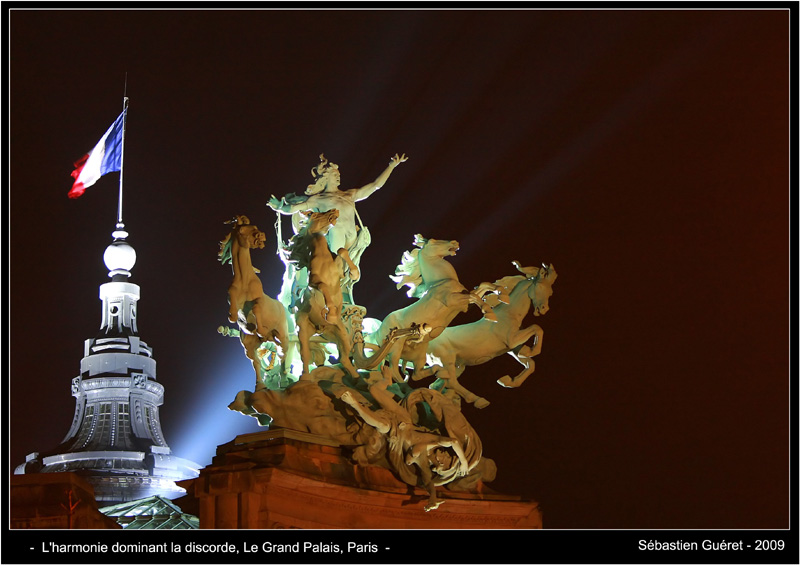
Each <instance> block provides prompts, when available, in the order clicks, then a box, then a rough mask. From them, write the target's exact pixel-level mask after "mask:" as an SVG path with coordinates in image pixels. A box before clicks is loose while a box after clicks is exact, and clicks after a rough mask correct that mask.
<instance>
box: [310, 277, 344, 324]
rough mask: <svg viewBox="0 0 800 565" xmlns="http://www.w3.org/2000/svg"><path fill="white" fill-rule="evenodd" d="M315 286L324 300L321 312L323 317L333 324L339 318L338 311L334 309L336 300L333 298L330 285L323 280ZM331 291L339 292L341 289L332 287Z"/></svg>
mask: <svg viewBox="0 0 800 565" xmlns="http://www.w3.org/2000/svg"><path fill="white" fill-rule="evenodd" d="M316 288H317V290H319V291H320V292H321V293H322V298H323V300H324V301H325V309H324V310H323V312H322V317H323V319H324V320H325V321H326V322H328V323H329V324H335V323H336V322H337V321H338V320H339V311H338V309H336V310H334V307H333V305H334V304H336V302H335V301H334V299H333V294H332V292H331V290H332V289H331V287H330V286H328V285H327V284H326V283H324V282H320V283H319V284H317V286H316ZM333 292H341V289H339V288H336V289H333Z"/></svg>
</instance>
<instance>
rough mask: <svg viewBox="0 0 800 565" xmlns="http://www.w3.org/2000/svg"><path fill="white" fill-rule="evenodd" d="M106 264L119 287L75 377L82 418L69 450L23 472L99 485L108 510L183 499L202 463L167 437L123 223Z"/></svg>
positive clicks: (110, 288)
mask: <svg viewBox="0 0 800 565" xmlns="http://www.w3.org/2000/svg"><path fill="white" fill-rule="evenodd" d="M112 235H113V237H114V241H113V242H112V243H111V245H109V246H108V247H107V248H106V251H105V254H104V256H103V260H104V262H105V264H106V267H108V269H109V273H108V276H109V277H110V278H111V282H107V283H105V284H102V285H100V300H101V301H102V304H103V306H102V309H103V310H102V321H101V323H100V331H99V333H98V334H97V336H96V337H95V338H92V339H87V340H86V341H85V343H84V351H83V359H81V365H80V375H79V376H77V377H75V378H74V379H72V395H73V396H74V397H75V416H74V417H73V420H72V426H71V427H70V429H69V432H68V433H67V435H66V437H65V438H64V440H63V441H62V443H61V445H59V446H58V447H56V448H55V449H52V450H49V451H47V452H34V453H31V454H29V455H28V456H27V458H26V462H25V463H24V464H22V465H20V466H19V467H17V469H16V471H15V473H16V474H30V473H57V472H64V471H72V472H75V473H77V474H79V475H81V476H83V477H84V478H86V479H87V480H88V481H89V482H90V483H91V484H92V486H93V487H94V490H95V498H96V499H97V500H98V502H100V503H101V505H110V504H116V503H120V502H127V501H130V500H136V499H139V498H144V497H148V496H152V495H161V496H165V497H168V498H175V497H177V496H181V495H183V494H184V492H185V491H184V489H182V488H181V487H179V486H178V485H176V484H175V481H180V480H184V479H190V478H194V477H197V476H198V469H199V467H200V465H198V464H197V463H194V462H192V461H188V460H186V459H182V458H179V457H176V456H175V455H173V454H172V450H171V449H170V448H169V446H168V445H167V442H166V440H165V439H164V433H163V432H162V431H161V423H160V420H159V406H161V404H162V403H163V401H164V387H163V385H161V384H160V383H158V382H157V381H156V361H155V359H153V350H152V349H151V348H150V347H149V346H148V345H147V344H146V343H145V342H144V341H142V340H141V339H140V338H139V329H138V327H137V322H136V312H137V303H138V301H139V286H138V285H136V284H133V283H131V282H129V280H128V279H129V278H130V276H131V269H132V268H133V265H134V264H135V263H136V251H135V250H134V249H133V247H131V246H130V245H129V244H128V243H127V241H126V238H127V237H128V233H127V232H126V231H124V225H123V224H121V223H119V224H117V229H116V231H114V232H113V234H112Z"/></svg>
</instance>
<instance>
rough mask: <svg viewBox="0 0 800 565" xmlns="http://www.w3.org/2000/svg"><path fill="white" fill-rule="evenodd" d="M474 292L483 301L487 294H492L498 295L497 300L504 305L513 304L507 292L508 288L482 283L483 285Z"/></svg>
mask: <svg viewBox="0 0 800 565" xmlns="http://www.w3.org/2000/svg"><path fill="white" fill-rule="evenodd" d="M473 292H474V294H476V295H477V296H478V298H480V299H481V300H483V297H484V295H485V294H487V293H489V292H492V293H494V294H496V295H497V299H498V300H500V302H502V303H503V304H508V303H509V302H511V297H510V296H509V294H508V292H506V288H505V287H504V286H499V285H496V284H494V283H490V282H482V283H481V284H479V285H478V286H476V287H475V290H474V291H473Z"/></svg>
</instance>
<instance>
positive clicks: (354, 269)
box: [336, 247, 361, 281]
mask: <svg viewBox="0 0 800 565" xmlns="http://www.w3.org/2000/svg"><path fill="white" fill-rule="evenodd" d="M336 254H337V255H338V256H339V257H341V259H342V260H343V261H344V262H345V263H347V267H348V268H349V270H350V272H349V278H350V280H351V281H357V280H358V279H360V278H361V271H359V269H358V266H357V265H356V264H355V263H354V262H353V260H352V259H351V258H350V253H349V252H348V251H347V249H345V248H344V247H341V248H339V251H337V252H336ZM342 272H344V268H342Z"/></svg>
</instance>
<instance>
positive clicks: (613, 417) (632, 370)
mask: <svg viewBox="0 0 800 565" xmlns="http://www.w3.org/2000/svg"><path fill="white" fill-rule="evenodd" d="M789 23H790V13H789V12H788V11H786V10H762V11H753V10H749V11H730V10H716V11H703V10H674V11H659V10H646V11H644V10H639V11H635V10H634V11H629V10H594V11H584V10H571V11H565V10H536V9H532V10H502V11H499V10H498V11H473V10H460V11H440V10H428V11H422V10H397V11H395V10H382V11H377V10H363V11H361V10H359V11H340V10H329V11H318V10H262V11H197V10H191V11H166V10H165V11H155V10H134V11H75V10H70V11H66V10H64V11H12V12H11V13H10V32H9V35H8V39H9V42H10V68H9V76H8V78H9V83H8V84H9V94H10V111H9V114H8V115H9V120H10V136H9V139H10V153H9V155H10V178H9V180H10V192H9V194H10V197H9V200H10V207H9V217H8V226H9V228H10V229H9V233H8V234H7V236H8V240H7V241H8V250H9V257H10V263H9V267H10V282H11V284H10V295H9V305H10V317H9V326H8V327H7V333H6V335H7V336H9V339H8V342H9V349H10V356H9V358H10V363H9V369H10V373H9V378H8V379H7V383H8V386H9V390H10V394H9V395H7V398H8V405H9V410H8V412H7V414H8V415H9V417H8V427H7V429H8V437H9V440H10V443H9V445H10V452H9V461H8V469H9V471H11V470H13V468H14V467H15V466H17V465H18V464H20V463H22V462H23V461H24V458H25V455H26V454H27V453H30V452H31V451H44V450H47V449H49V448H52V447H54V446H55V445H57V444H58V443H59V442H60V441H61V440H62V439H63V438H64V436H65V434H66V433H67V432H68V430H69V427H70V423H71V421H72V415H73V411H74V406H75V401H74V398H73V397H72V396H71V394H70V380H71V379H72V378H73V377H75V376H77V375H78V372H79V363H80V359H81V357H82V355H83V342H84V340H85V339H87V338H90V337H94V336H95V334H96V332H97V330H98V328H99V325H100V306H101V303H100V300H99V298H98V287H99V285H100V284H102V283H104V282H107V281H108V280H109V279H108V277H107V269H106V268H105V266H104V265H103V261H102V256H103V251H104V249H105V247H106V246H107V245H108V244H109V243H110V242H111V241H112V237H111V232H112V231H113V229H114V224H115V222H116V212H117V195H118V182H119V180H118V179H119V175H118V174H117V173H112V174H109V175H107V176H106V177H103V178H102V179H101V180H100V181H99V182H98V183H97V184H96V185H94V186H92V187H90V188H88V189H87V191H86V194H85V195H84V196H83V197H81V198H80V199H78V200H70V199H68V198H67V192H68V191H69V189H70V187H71V184H72V178H71V177H70V173H71V171H72V168H73V167H72V164H73V161H74V160H75V159H77V158H78V157H80V156H81V155H82V154H83V153H85V152H86V151H88V150H90V149H91V148H92V147H94V145H95V144H96V143H97V141H98V140H99V139H100V136H101V135H102V134H103V132H105V130H106V129H107V128H108V127H109V126H110V125H111V123H112V122H113V121H114V119H115V118H116V117H117V115H119V113H120V111H121V110H122V99H123V94H124V89H125V74H126V73H127V95H128V96H129V97H130V109H129V114H128V129H127V138H126V147H125V171H124V175H125V176H124V187H125V193H124V202H123V218H124V222H125V225H126V227H127V230H128V232H129V233H130V236H129V238H128V241H129V242H130V244H131V245H132V246H133V247H134V248H135V249H136V252H137V255H138V259H137V262H136V266H135V267H134V268H133V271H132V272H133V276H132V279H131V281H132V282H135V283H136V284H138V285H140V286H141V300H140V302H139V310H138V315H139V317H138V322H139V333H140V336H141V338H142V339H143V340H144V341H146V342H147V344H148V345H150V346H151V347H152V348H153V350H154V357H155V359H156V360H157V363H158V370H157V377H158V381H159V382H161V383H162V384H163V385H164V387H165V388H166V397H165V403H164V405H163V406H162V408H161V420H162V427H163V430H164V433H165V437H166V440H167V442H168V443H169V445H170V447H171V448H172V449H173V451H174V452H175V454H176V455H178V456H181V457H186V458H188V459H193V460H195V461H197V462H200V463H202V464H207V463H209V462H210V460H211V457H212V456H213V454H214V451H215V449H216V446H217V445H219V444H222V443H225V442H227V441H230V440H231V439H233V438H234V437H235V436H236V435H237V434H242V433H249V432H254V431H258V430H259V429H261V428H259V427H258V426H257V424H256V422H255V420H253V419H250V418H247V417H245V416H242V415H240V414H238V413H234V412H230V411H228V410H227V404H228V403H229V402H230V401H232V400H233V398H234V396H235V394H236V393H237V392H238V391H240V390H242V389H250V390H252V382H253V374H252V367H251V365H250V364H249V362H248V361H247V359H246V358H245V357H244V354H243V352H242V349H241V346H240V345H239V342H238V340H234V339H230V338H224V337H222V336H220V335H219V334H218V333H217V331H216V330H217V327H218V326H219V325H221V324H225V323H226V315H227V308H228V306H227V301H226V289H227V286H228V284H229V282H230V278H231V270H230V267H229V266H221V265H220V264H219V263H218V262H217V259H216V253H217V249H218V242H219V240H220V239H221V238H222V237H223V236H224V235H225V234H226V233H227V230H228V227H226V226H225V225H224V222H225V221H226V220H229V219H230V218H232V217H233V216H234V215H236V214H245V215H247V216H249V217H250V219H251V221H252V222H253V223H255V224H257V225H258V226H259V227H260V228H261V229H263V230H264V231H266V232H267V234H268V238H267V247H266V248H265V249H264V250H261V251H258V252H254V254H253V258H254V262H255V264H256V266H258V267H259V268H260V269H261V278H262V281H263V283H264V286H265V290H266V292H267V293H268V294H271V295H273V296H274V295H275V294H277V292H278V290H279V288H280V280H281V274H282V264H281V263H280V261H279V259H278V257H277V255H276V254H275V244H276V240H275V235H274V231H273V229H272V226H273V223H274V222H275V214H274V213H273V212H272V211H271V210H270V209H269V208H268V207H267V206H266V202H267V200H268V199H269V196H270V195H271V194H275V195H276V196H279V197H280V196H281V195H284V194H286V193H289V192H302V191H303V190H304V189H305V187H306V185H308V184H309V183H310V182H311V176H310V172H309V171H310V169H311V167H312V166H314V165H315V164H316V163H317V162H318V160H317V157H318V155H319V154H320V153H322V152H324V153H325V154H326V155H327V156H328V157H329V158H330V159H331V160H332V161H334V162H336V163H338V164H339V165H340V170H341V173H342V188H354V187H359V186H362V185H364V184H367V183H368V182H371V181H372V180H374V179H375V177H377V176H378V174H379V173H380V172H381V171H382V170H383V169H384V168H385V167H386V166H387V164H388V163H389V159H390V157H391V156H392V155H394V154H395V153H397V152H400V153H403V152H405V153H406V154H407V155H408V156H409V160H408V161H407V162H406V163H404V164H402V165H400V166H399V167H398V168H397V169H395V171H394V173H393V174H392V176H391V178H390V179H389V181H388V183H387V184H386V186H384V187H383V188H382V189H381V190H380V191H378V192H377V193H375V194H374V195H373V196H372V197H370V198H369V199H368V200H366V201H364V202H361V203H360V204H359V205H358V211H359V213H360V215H361V217H362V218H363V221H364V223H365V224H366V225H367V226H368V227H369V229H370V231H371V232H372V237H373V243H372V245H371V246H370V247H369V248H368V249H367V251H366V252H365V253H364V256H363V258H362V261H361V268H362V271H363V277H362V280H361V281H360V282H359V283H358V284H357V285H356V287H355V297H356V301H357V302H359V303H361V304H362V305H364V306H365V307H366V308H367V310H368V315H369V316H371V317H375V318H383V317H384V316H385V315H386V314H388V313H389V312H391V311H393V310H395V309H398V308H401V307H403V306H405V305H407V304H409V303H410V301H411V299H409V298H408V297H407V296H406V295H405V293H404V292H403V291H401V290H396V289H395V287H394V284H393V283H392V281H391V280H390V279H389V275H390V274H392V273H393V272H394V268H395V266H396V265H397V264H398V263H399V261H400V258H401V256H402V253H403V251H405V250H408V249H411V248H412V242H413V237H414V234H416V233H421V234H422V235H424V236H426V237H435V238H440V239H457V240H458V241H459V242H460V243H461V249H460V251H459V253H458V255H457V256H456V257H454V258H453V259H452V263H453V265H454V266H455V267H456V269H457V271H458V274H459V277H460V280H461V282H462V283H463V284H464V285H465V286H467V287H473V286H475V285H477V284H478V283H480V282H482V281H493V280H495V279H498V278H500V277H503V276H506V275H511V274H515V273H516V271H515V270H514V268H513V266H512V265H511V262H512V261H514V260H518V261H520V262H521V263H523V264H525V265H538V264H540V263H542V262H548V263H550V262H552V263H553V265H554V266H555V268H556V270H557V271H558V280H557V281H556V283H555V285H554V295H553V297H552V298H551V300H550V307H551V309H550V312H549V313H547V315H546V316H544V317H541V318H537V319H535V321H536V323H538V324H539V325H540V326H542V328H543V329H544V342H543V344H544V345H543V350H542V353H541V355H540V356H538V357H537V358H536V372H535V373H534V375H533V376H532V377H531V378H530V379H528V381H527V382H526V383H525V384H524V385H523V386H522V387H521V388H519V389H516V390H513V389H504V388H502V387H500V386H498V385H497V384H496V383H495V381H496V379H497V378H499V377H501V376H503V375H504V374H507V373H509V372H512V374H516V372H518V370H519V369H521V366H519V365H517V364H516V362H515V361H514V360H513V359H511V358H510V357H509V356H504V357H503V358H499V359H496V360H494V361H491V362H489V363H487V364H484V365H482V366H480V367H476V368H472V369H468V370H467V372H466V373H465V374H464V376H463V377H462V379H461V380H462V383H464V384H465V385H466V386H467V387H468V388H471V389H472V390H474V391H475V392H477V393H478V394H480V395H482V396H485V397H486V398H487V399H488V400H490V401H491V405H490V406H489V407H487V408H486V409H484V410H477V409H474V408H473V407H471V406H469V407H465V408H464V412H465V414H466V415H467V417H468V419H469V420H470V422H471V423H472V425H473V426H474V427H475V428H476V430H477V432H478V433H479V435H480V436H481V438H482V440H483V444H484V454H485V455H486V456H487V457H490V458H492V459H494V460H495V462H496V463H497V466H498V477H497V480H496V481H495V482H494V483H492V484H491V485H490V486H491V487H492V488H494V489H495V490H498V491H500V492H504V493H509V494H519V495H523V496H526V497H529V498H533V499H535V500H538V501H539V502H540V504H541V507H542V509H543V512H544V520H545V525H546V527H548V528H561V529H577V528H581V529H583V528H589V529H594V528H621V529H628V528H634V529H649V528H668V529H675V528H703V529H706V528H714V529H717V528H721V529H729V528H784V527H788V526H789V480H790V473H789V453H790V449H789V425H790V385H789V383H790V374H789V367H790V342H789V323H790V311H789V297H790V282H789V273H790V271H789V267H790V258H789V242H790V227H789V225H790V224H789V216H790V200H789V194H790V186H789V180H790V178H789V165H790V159H789V155H790V153H789V149H790V147H789V137H790V136H789V131H790V130H789V119H790V118H789V116H790V112H789V110H790V96H789V70H790V58H789V47H790V45H789V42H790V40H789ZM284 225H285V226H286V225H287V224H284ZM477 317H478V312H477V310H471V311H470V312H469V314H465V315H462V316H460V317H459V318H457V319H456V321H455V322H454V323H464V322H468V321H472V320H474V319H477ZM533 321H534V319H533V318H532V319H530V320H528V323H532V322H533Z"/></svg>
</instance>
